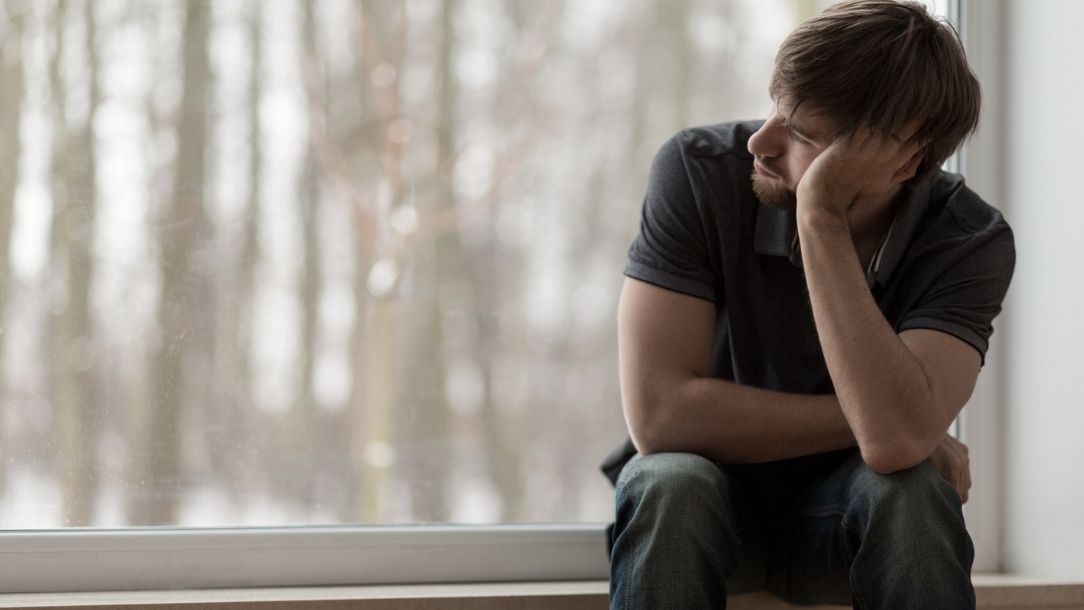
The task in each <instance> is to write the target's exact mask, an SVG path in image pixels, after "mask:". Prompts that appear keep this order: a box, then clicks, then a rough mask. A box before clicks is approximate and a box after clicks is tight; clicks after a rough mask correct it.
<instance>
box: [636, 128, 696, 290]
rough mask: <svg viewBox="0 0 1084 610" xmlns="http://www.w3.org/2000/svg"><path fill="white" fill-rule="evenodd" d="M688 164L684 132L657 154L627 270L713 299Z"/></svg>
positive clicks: (670, 286)
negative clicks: (683, 138) (683, 141)
mask: <svg viewBox="0 0 1084 610" xmlns="http://www.w3.org/2000/svg"><path fill="white" fill-rule="evenodd" d="M686 163H687V160H686V157H685V151H684V148H683V146H682V133H678V134H677V135H675V136H674V137H672V138H670V140H668V141H667V142H666V143H665V144H663V146H662V148H660V149H659V151H658V153H656V155H655V160H654V161H653V162H652V164H651V172H650V174H649V177H648V183H647V192H646V194H645V196H644V205H643V211H642V213H641V219H640V232H639V234H638V235H637V236H636V238H635V240H633V242H632V246H631V247H630V248H629V253H628V265H627V266H626V267H625V275H627V276H628V277H632V278H636V279H638V280H642V281H645V282H649V283H651V284H655V285H657V286H660V287H662V288H667V289H669V290H673V291H675V292H681V293H683V294H688V295H691V296H695V297H699V298H702V299H706V300H708V301H711V302H713V303H714V302H715V301H716V286H717V281H716V280H717V278H716V274H715V272H714V271H712V265H711V261H710V258H709V255H708V248H707V244H706V230H705V218H704V211H703V210H702V209H701V208H700V206H699V203H698V202H697V200H696V197H695V196H694V194H693V189H692V186H691V184H690V180H689V171H688V167H687V165H686Z"/></svg>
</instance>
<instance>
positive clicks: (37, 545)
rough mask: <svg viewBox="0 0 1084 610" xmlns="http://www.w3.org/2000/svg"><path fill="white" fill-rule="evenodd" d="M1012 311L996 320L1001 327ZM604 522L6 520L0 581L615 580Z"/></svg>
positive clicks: (988, 124) (0, 586) (995, 140)
mask: <svg viewBox="0 0 1084 610" xmlns="http://www.w3.org/2000/svg"><path fill="white" fill-rule="evenodd" d="M947 6H948V16H949V18H950V19H952V20H953V21H954V22H956V23H958V24H960V25H959V27H960V29H961V36H962V38H963V41H964V46H965V48H966V49H967V51H968V55H969V59H970V61H971V64H972V67H973V68H974V69H975V71H976V73H977V74H978V75H979V78H980V80H981V81H982V83H983V90H984V92H985V95H984V114H983V124H982V129H981V131H980V133H979V134H978V135H977V136H976V137H975V138H974V139H973V140H972V141H971V142H970V143H969V145H968V146H966V147H965V149H964V151H963V152H962V153H961V154H960V156H959V158H958V159H957V160H956V161H955V162H954V163H955V164H956V167H959V168H960V169H961V170H962V171H963V173H964V174H965V175H966V176H967V179H968V183H969V185H970V186H971V187H972V188H973V189H974V190H976V191H977V192H979V193H981V194H982V195H983V197H984V198H986V199H987V200H988V201H990V202H991V203H992V204H994V205H995V206H996V207H999V208H1001V209H1005V208H1004V203H1005V202H1003V201H1001V200H1000V194H1001V193H1002V192H1003V188H1002V187H1003V184H1002V181H1001V180H1002V179H1001V176H1002V171H1001V169H1002V168H1001V157H1000V150H1001V143H1002V118H1001V110H1002V109H1001V107H1000V105H999V99H998V98H999V95H998V94H997V92H998V91H999V90H1000V86H1001V72H1002V65H1003V62H1002V60H1001V51H1000V50H999V45H998V43H999V34H1000V32H1001V28H1002V25H1003V24H1002V22H1001V20H1002V15H1001V13H1000V11H999V10H998V7H999V6H1000V3H992V2H988V1H984V0H949V2H948V4H947ZM961 17H966V20H965V19H962V18H961ZM1006 323H1007V322H1006V320H1005V317H1004V316H1003V317H1002V318H1000V319H999V331H1000V332H999V334H1000V335H1004V334H1005V330H1004V327H1005V325H1006ZM1000 353H1001V347H1000V343H999V342H997V341H995V342H994V343H993V344H992V345H991V348H990V352H989V353H988V355H987V361H986V365H985V367H984V370H983V374H982V375H980V378H979V384H978V387H977V388H976V390H975V394H974V396H973V397H972V399H971V401H970V402H969V408H967V409H965V411H964V413H963V415H962V416H961V418H960V422H959V428H958V430H959V433H960V435H961V437H962V438H963V440H964V442H966V443H967V444H968V445H969V446H970V447H971V464H972V475H973V476H972V480H973V488H972V493H971V499H970V501H969V503H968V504H967V505H966V506H965V514H966V518H967V521H968V525H969V529H970V530H971V533H972V538H973V539H974V541H975V546H976V559H975V565H974V571H975V572H1000V571H1001V569H1000V568H1001V531H1000V530H1001V500H1002V499H1001V494H1002V472H1003V470H1004V468H1003V459H1002V453H1003V452H1002V450H1001V449H1002V446H1001V442H1000V431H1001V422H1002V420H1003V416H1002V414H1003V412H1004V403H1003V399H1002V396H1003V391H1002V389H1003V388H1002V377H1003V376H1002V370H1001V364H1000V361H1001V358H1000ZM605 525H606V524H603V523H587V524H555V525H498V526H454V525H440V526H430V525H421V526H394V527H382V526H374V527H349V526H345V527H285V528H223V529H166V528H154V529H118V530H92V529H88V530H48V531H44V530H35V531H6V532H2V533H0V556H2V559H0V564H2V565H3V566H4V569H3V570H0V593H42V592H70V591H134V590H161V589H207V588H233V587H284V586H312V585H372V584H407V583H458V582H530V581H547V580H550V581H556V580H565V581H567V580H605V579H607V578H608V576H609V562H608V560H607V557H606V550H605V549H606V530H605Z"/></svg>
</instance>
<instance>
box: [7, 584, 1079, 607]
mask: <svg viewBox="0 0 1084 610" xmlns="http://www.w3.org/2000/svg"><path fill="white" fill-rule="evenodd" d="M974 582H975V589H976V593H977V595H978V600H979V608H999V609H1008V608H1013V609H1020V610H1074V609H1075V610H1084V582H1080V583H1066V582H1054V581H1049V580H1040V579H1034V578H1023V577H1016V576H1006V575H976V576H975V577H974ZM608 593H609V587H608V583H606V581H582V582H541V583H489V584H445V585H390V586H365V587H288V588H275V589H217V590H202V591H130V592H116V593H34V594H17V595H16V594H7V595H0V608H54V609H70V610H76V609H85V608H93V609H94V610H114V609H115V610H134V609H136V608H151V609H154V610H293V609H299V610H316V609H317V608H319V609H321V610H437V609H442V610H443V609H447V608H455V609H456V610H512V609H515V610H551V609H552V610H556V609H560V610H605V609H606V608H607V607H608V605H609V604H608ZM728 607H729V608H731V610H787V609H793V608H798V606H792V605H790V604H786V603H784V602H782V601H780V600H778V599H777V598H775V597H772V596H771V595H768V594H766V593H749V594H746V595H738V596H735V597H733V598H731V601H730V604H728ZM843 607H844V606H813V607H809V606H806V607H804V608H805V610H828V609H835V608H843Z"/></svg>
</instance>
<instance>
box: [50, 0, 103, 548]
mask: <svg viewBox="0 0 1084 610" xmlns="http://www.w3.org/2000/svg"><path fill="white" fill-rule="evenodd" d="M81 5H82V9H83V10H82V11H81V12H79V13H70V12H69V7H70V6H71V5H70V3H69V2H68V1H67V0H60V1H59V2H58V3H57V5H56V8H55V13H54V17H55V24H56V25H55V27H56V29H55V32H56V38H55V48H54V55H53V58H52V67H51V74H52V79H51V80H52V89H53V103H54V107H53V112H52V118H53V126H54V140H53V141H54V147H53V165H52V181H51V184H52V187H53V223H52V249H51V253H52V257H53V260H52V263H51V267H52V272H53V276H54V280H53V281H54V282H56V283H55V284H54V290H56V291H57V292H56V293H54V298H56V299H57V300H58V301H59V302H58V303H57V305H58V306H57V307H56V308H55V309H54V314H53V319H52V332H51V333H50V334H51V337H52V340H53V342H54V343H53V349H52V352H53V354H55V356H56V364H55V365H54V369H53V379H52V381H53V384H52V385H53V401H54V413H55V420H54V421H55V426H56V427H55V431H56V434H57V439H56V442H57V447H58V450H59V453H58V458H59V463H58V467H59V472H60V478H61V485H60V487H61V494H62V497H63V501H64V522H65V524H66V525H69V526H76V527H78V526H87V525H90V523H91V520H92V518H93V514H94V508H95V496H96V490H97V472H96V470H97V469H96V461H97V452H96V448H97V439H98V436H99V435H98V431H99V430H100V429H101V421H100V420H99V418H98V412H97V409H96V406H97V405H96V404H95V403H96V399H97V384H96V363H95V362H94V358H93V355H92V354H93V351H94V348H95V341H96V338H95V333H94V320H93V316H92V308H91V287H92V285H93V281H94V271H95V270H94V255H93V253H94V234H95V227H94V225H95V208H96V193H97V180H96V167H97V164H96V154H95V138H94V118H95V114H96V111H97V108H98V106H99V103H100V98H101V94H100V87H99V83H98V64H99V61H100V60H99V58H98V49H97V23H96V21H97V20H96V18H95V15H94V8H93V7H94V4H93V3H92V2H89V1H84V2H82V3H81ZM74 19H79V20H80V21H79V22H78V25H80V26H81V29H82V30H83V45H84V48H83V49H82V50H81V52H80V53H79V54H78V56H79V57H82V58H83V59H84V61H86V71H85V79H86V80H85V81H75V82H65V81H64V79H63V78H62V74H63V68H62V64H63V62H64V60H65V56H66V54H67V41H66V38H65V31H66V29H67V27H68V26H69V23H68V22H69V21H71V20H74ZM76 88H85V91H86V96H87V97H86V98H85V99H86V100H87V102H86V103H87V107H86V109H85V112H80V111H79V109H73V108H72V107H71V106H72V105H73V104H71V103H70V102H69V101H68V100H69V99H70V98H75V99H79V98H80V97H81V94H80V93H79V92H76V91H75V89H76ZM73 119H74V120H73Z"/></svg>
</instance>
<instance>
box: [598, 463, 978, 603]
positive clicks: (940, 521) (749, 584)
mask: <svg viewBox="0 0 1084 610" xmlns="http://www.w3.org/2000/svg"><path fill="white" fill-rule="evenodd" d="M838 455H839V458H838V459H835V460H833V461H831V462H829V463H828V464H827V465H826V466H825V465H823V464H824V463H823V462H821V464H822V465H821V466H819V467H817V468H814V469H801V468H792V469H786V468H782V467H781V466H783V465H785V464H784V463H781V462H776V463H770V464H741V465H736V464H735V465H730V464H727V465H723V464H718V463H715V462H712V461H710V460H708V459H706V458H704V457H701V456H699V455H695V454H691V453H658V454H653V455H646V456H645V455H636V456H635V457H633V458H632V460H631V461H629V462H628V463H627V464H626V465H625V467H624V468H623V469H622V470H621V474H620V476H619V478H618V481H617V493H616V501H615V504H616V520H615V523H614V525H613V531H612V539H611V544H612V547H611V561H610V608H611V609H619V610H632V609H636V610H639V609H646V608H650V609H652V610H662V609H668V608H675V609H681V610H694V609H697V608H726V596H727V594H728V593H730V594H735V593H744V592H748V591H756V590H767V591H770V592H772V593H774V594H775V595H777V596H779V597H781V598H783V599H785V600H787V601H790V602H791V603H795V604H816V603H836V604H848V605H850V604H853V606H854V607H855V608H862V609H867V610H872V609H892V610H896V609H908V608H927V609H937V610H954V609H957V608H960V609H963V608H974V607H975V590H974V587H973V586H972V584H971V564H972V562H973V560H974V555H975V552H974V547H973V545H972V543H971V538H970V536H968V533H967V530H966V529H965V526H964V518H963V511H962V507H961V502H960V496H959V495H958V494H957V493H956V490H955V489H954V488H953V487H952V485H951V484H949V482H948V481H947V480H946V479H945V478H944V477H943V476H941V473H940V472H939V471H938V470H937V469H936V468H934V467H933V466H932V465H931V464H930V463H929V461H926V462H923V463H921V464H919V465H918V466H915V467H914V468H910V469H908V470H902V471H899V472H894V473H892V474H888V475H880V474H877V473H875V472H873V471H872V470H870V469H869V467H867V466H866V464H865V463H864V462H863V461H862V459H861V456H860V454H859V453H858V451H857V450H850V451H847V452H843V453H839V454H838Z"/></svg>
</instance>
